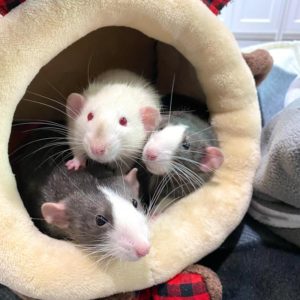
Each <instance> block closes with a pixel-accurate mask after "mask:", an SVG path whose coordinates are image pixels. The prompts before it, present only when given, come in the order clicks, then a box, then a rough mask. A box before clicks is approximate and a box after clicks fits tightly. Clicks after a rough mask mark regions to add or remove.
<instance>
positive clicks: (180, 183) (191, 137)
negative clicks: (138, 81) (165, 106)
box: [142, 111, 224, 206]
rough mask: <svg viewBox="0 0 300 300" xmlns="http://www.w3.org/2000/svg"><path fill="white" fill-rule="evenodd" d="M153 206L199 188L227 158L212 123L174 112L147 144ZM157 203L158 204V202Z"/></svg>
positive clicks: (145, 154)
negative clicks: (219, 145) (220, 146)
mask: <svg viewBox="0 0 300 300" xmlns="http://www.w3.org/2000/svg"><path fill="white" fill-rule="evenodd" d="M142 159H143V162H144V164H145V166H146V168H147V170H148V171H149V172H150V173H151V174H152V175H151V176H150V183H149V193H150V197H151V198H152V200H151V201H152V204H151V205H152V206H153V205H154V206H155V205H158V203H159V202H160V201H161V200H162V199H163V198H164V201H166V202H168V201H167V199H169V200H171V201H175V199H179V198H182V197H184V196H186V195H187V194H189V193H191V192H192V191H194V190H195V189H197V188H199V187H200V186H201V185H202V184H203V183H204V182H206V181H207V180H208V179H209V178H210V176H211V175H212V174H213V172H214V171H215V170H216V169H218V168H219V167H220V166H221V165H222V163H223V160H224V157H223V153H222V151H221V150H220V148H219V147H218V141H217V139H216V136H215V134H214V131H213V129H212V127H211V126H210V125H209V123H208V122H207V121H206V120H204V119H201V118H199V117H198V116H196V115H193V114H192V113H186V112H178V111H176V112H170V114H169V115H165V116H163V118H162V121H161V123H160V125H159V127H158V129H157V130H156V131H154V132H153V133H152V134H151V135H150V137H149V140H148V141H147V143H146V144H145V146H144V149H143V154H142ZM154 202H155V203H154Z"/></svg>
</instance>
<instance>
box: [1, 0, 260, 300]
mask: <svg viewBox="0 0 300 300" xmlns="http://www.w3.org/2000/svg"><path fill="white" fill-rule="evenodd" d="M105 26H126V27H130V28H134V29H137V30H138V31H140V32H142V33H144V34H145V35H147V36H148V37H151V38H153V39H156V40H160V41H162V42H164V43H167V44H170V45H172V46H174V47H175V48H176V49H177V50H178V51H180V52H181V53H182V54H183V55H184V56H185V57H186V58H187V59H188V60H189V61H190V62H191V63H192V65H193V66H194V68H195V69H196V71H197V75H198V79H199V81H200V83H201V86H202V88H203V91H204V94H205V95H206V97H207V103H208V107H209V111H210V113H211V116H212V122H213V125H214V126H215V128H216V131H217V135H218V138H219V140H220V141H221V147H222V149H223V151H224V155H225V163H224V165H223V166H222V168H220V169H219V170H218V171H217V173H216V175H215V176H214V178H213V180H212V181H211V182H209V183H208V184H206V185H205V186H204V187H203V188H202V189H201V190H199V191H196V192H195V193H193V194H191V195H189V196H188V197H186V198H185V199H183V200H181V201H179V202H178V203H177V204H176V205H174V206H173V207H171V208H170V209H169V210H168V211H167V212H166V213H164V214H163V215H161V216H160V217H159V218H158V219H157V221H156V222H155V223H154V224H153V226H152V228H151V241H152V248H151V252H150V254H149V255H148V256H147V257H145V258H144V259H142V260H140V261H138V262H134V263H132V262H128V263H120V262H116V263H114V264H111V265H109V266H107V267H105V268H104V267H102V268H101V266H96V265H95V264H94V262H93V261H92V260H90V259H89V258H88V257H86V256H85V255H84V254H83V253H82V252H80V250H78V249H77V248H75V247H74V246H73V245H72V244H71V243H68V242H64V241H58V240H54V239H51V238H49V237H47V236H45V235H43V234H41V233H40V232H39V231H38V230H37V229H36V228H35V227H34V225H33V223H32V222H31V220H30V218H29V216H28V214H27V212H26V210H25V208H24V207H23V204H22V201H21V199H20V196H19V194H18V192H17V189H16V182H15V180H14V176H13V174H12V172H11V167H10V164H9V160H8V154H7V151H8V150H7V149H8V140H9V135H10V132H11V123H12V121H13V115H14V112H15V110H16V106H17V105H18V103H19V101H20V99H21V98H22V97H23V95H24V93H25V91H26V88H27V87H28V85H29V84H30V83H31V81H32V80H33V79H34V77H35V76H36V75H37V74H38V72H39V71H40V69H41V68H42V67H43V66H44V65H46V64H47V63H48V62H50V61H51V60H52V59H53V58H54V57H55V56H56V55H58V54H59V53H60V52H62V51H63V50H64V49H65V48H66V47H68V46H70V45H71V44H73V43H74V42H76V41H77V40H78V39H80V38H82V37H84V36H85V35H87V34H88V33H90V32H92V31H94V30H96V29H98V28H100V27H105ZM0 105H1V109H0V115H1V116H0V178H1V181H0V216H1V225H0V282H1V283H2V284H4V285H7V286H8V287H10V288H12V289H14V290H16V291H18V292H20V293H22V294H24V295H27V296H30V297H34V298H39V299H60V300H63V299H80V300H82V299H92V298H96V297H100V296H106V295H110V294H114V293H118V292H122V291H130V290H138V289H142V288H146V287H148V286H152V285H154V284H156V283H159V282H162V281H165V280H167V279H169V278H170V277H171V276H173V275H175V274H176V273H177V272H179V271H181V270H182V269H183V268H185V267H186V266H188V265H189V264H191V263H193V262H196V261H197V260H199V259H200V258H202V257H203V256H205V255H206V254H208V253H210V252H211V251H213V250H214V249H216V248H217V247H218V246H219V245H220V244H221V243H222V242H223V240H224V239H225V238H226V237H227V236H228V234H229V233H230V232H231V231H232V230H233V229H234V228H235V227H236V226H237V224H238V223H239V222H240V220H241V218H242V217H243V216H244V214H245V212H246V210H247V208H248V204H249V200H250V197H251V192H252V179H253V176H254V172H255V169H256V166H257V164H258V160H259V135H260V116H259V108H258V102H257V97H256V90H255V84H254V80H253V78H252V75H251V72H250V70H249V69H248V67H247V65H246V64H245V62H244V60H243V58H242V56H241V53H240V50H239V49H238V46H237V44H236V42H235V41H234V38H233V37H232V35H231V34H230V33H229V32H228V31H227V29H225V28H224V26H223V25H222V23H221V22H220V21H219V20H218V19H217V18H216V17H215V16H214V15H213V14H212V13H211V12H210V11H209V10H208V8H207V7H206V6H205V5H204V4H203V3H202V2H200V1H199V0H185V1H182V0H165V1H157V0H147V1H137V0H135V1H134V0H119V1H113V0H106V1H105V0H65V1H54V0H43V1H35V0H29V1H27V2H25V3H23V4H22V5H20V6H19V7H18V8H16V9H15V10H13V11H12V12H11V13H10V14H8V15H7V16H5V17H3V18H1V19H0Z"/></svg>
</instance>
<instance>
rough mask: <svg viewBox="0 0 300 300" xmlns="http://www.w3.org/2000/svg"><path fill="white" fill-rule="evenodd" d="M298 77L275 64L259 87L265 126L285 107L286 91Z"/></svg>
mask: <svg viewBox="0 0 300 300" xmlns="http://www.w3.org/2000/svg"><path fill="white" fill-rule="evenodd" d="M296 77H297V75H296V74H292V73H288V72H286V71H285V70H283V69H281V68H279V67H277V66H273V68H272V70H271V72H270V73H269V75H268V76H267V78H266V79H265V80H264V81H263V82H262V83H261V85H260V86H259V87H258V99H259V104H260V110H261V114H262V125H263V126H265V125H266V124H267V123H268V122H269V121H270V120H271V119H272V118H273V117H274V116H275V115H276V114H277V113H279V112H280V111H281V110H282V109H283V106H284V98H285V95H286V92H287V90H288V88H289V86H290V84H291V82H292V81H293V80H294V79H295V78H296Z"/></svg>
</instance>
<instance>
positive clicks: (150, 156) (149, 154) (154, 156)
mask: <svg viewBox="0 0 300 300" xmlns="http://www.w3.org/2000/svg"><path fill="white" fill-rule="evenodd" d="M146 157H147V159H148V160H156V159H157V152H156V151H155V150H153V149H149V150H148V151H147V152H146Z"/></svg>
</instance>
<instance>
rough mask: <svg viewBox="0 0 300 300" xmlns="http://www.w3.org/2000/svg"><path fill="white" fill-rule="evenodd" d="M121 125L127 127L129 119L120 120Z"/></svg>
mask: <svg viewBox="0 0 300 300" xmlns="http://www.w3.org/2000/svg"><path fill="white" fill-rule="evenodd" d="M119 124H120V125H122V126H126V125H127V119H126V118H125V117H122V118H120V120H119Z"/></svg>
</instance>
